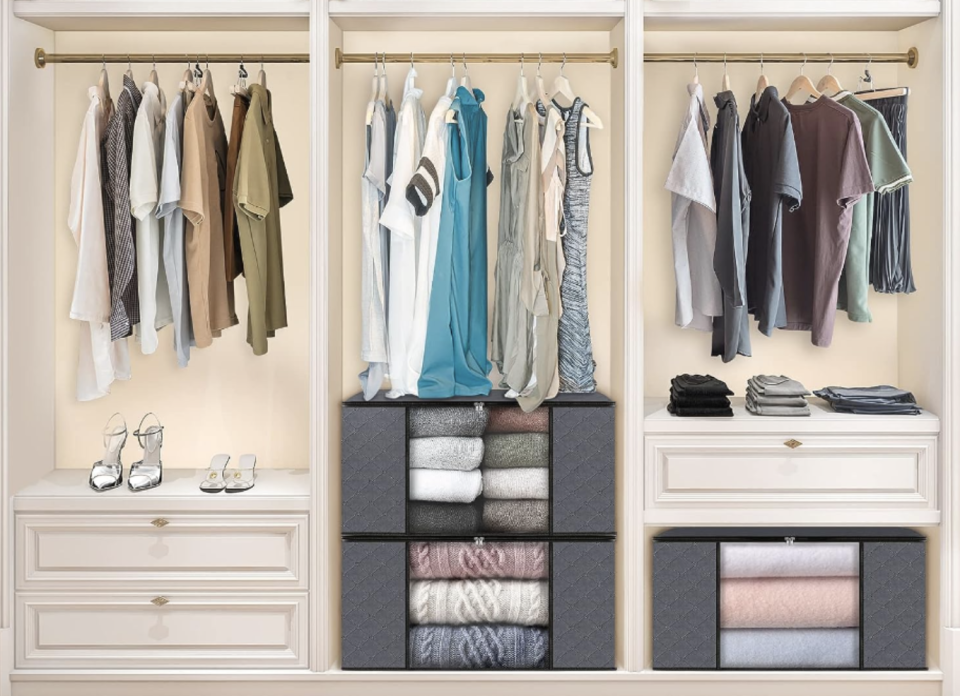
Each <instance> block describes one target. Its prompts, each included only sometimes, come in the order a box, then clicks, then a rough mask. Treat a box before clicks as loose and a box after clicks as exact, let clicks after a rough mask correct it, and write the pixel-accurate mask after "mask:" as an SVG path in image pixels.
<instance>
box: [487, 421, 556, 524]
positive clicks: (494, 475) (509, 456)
mask: <svg viewBox="0 0 960 696" xmlns="http://www.w3.org/2000/svg"><path fill="white" fill-rule="evenodd" d="M549 429H550V420H549V413H548V412H547V410H546V409H543V408H541V409H537V410H536V411H533V412H532V413H524V412H523V411H521V410H520V409H519V408H516V407H509V408H496V409H491V413H490V424H489V427H488V428H487V433H486V434H485V435H484V436H483V443H484V448H483V465H482V469H481V471H482V473H483V498H484V501H483V529H484V531H488V532H505V533H546V532H547V531H549V508H550V504H549V498H550V435H549V432H548V431H549Z"/></svg>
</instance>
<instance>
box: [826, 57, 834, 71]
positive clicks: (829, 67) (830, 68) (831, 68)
mask: <svg viewBox="0 0 960 696" xmlns="http://www.w3.org/2000/svg"><path fill="white" fill-rule="evenodd" d="M832 74H833V54H832V53H831V54H830V65H828V66H827V75H832Z"/></svg>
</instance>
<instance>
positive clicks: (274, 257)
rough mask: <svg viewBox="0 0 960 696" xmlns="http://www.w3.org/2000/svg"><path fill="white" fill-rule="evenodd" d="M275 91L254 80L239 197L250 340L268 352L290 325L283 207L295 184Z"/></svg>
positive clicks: (240, 167)
mask: <svg viewBox="0 0 960 696" xmlns="http://www.w3.org/2000/svg"><path fill="white" fill-rule="evenodd" d="M272 109H273V104H272V101H271V95H270V92H269V91H268V90H267V89H266V88H265V87H263V86H262V85H258V84H253V85H250V108H249V109H248V111H247V116H246V121H245V123H244V125H243V142H242V143H241V144H240V155H239V157H238V158H237V172H236V178H235V179H234V184H233V187H234V188H233V199H234V201H235V205H236V209H237V224H238V226H239V229H240V250H241V253H242V255H243V268H244V276H245V278H246V281H247V296H248V301H249V310H248V314H247V343H249V344H250V345H251V346H252V348H253V354H254V355H264V354H265V353H266V352H267V339H268V338H273V337H274V336H275V334H276V332H277V331H279V330H280V329H283V328H285V327H286V326H287V297H286V287H285V284H284V279H283V243H282V239H281V230H280V208H282V207H283V206H285V205H286V204H287V203H289V202H290V201H292V200H293V190H292V188H291V186H290V179H289V177H288V176H287V167H286V164H285V163H284V161H283V152H282V151H281V149H280V140H279V138H278V137H277V132H276V129H275V128H274V123H273V111H272Z"/></svg>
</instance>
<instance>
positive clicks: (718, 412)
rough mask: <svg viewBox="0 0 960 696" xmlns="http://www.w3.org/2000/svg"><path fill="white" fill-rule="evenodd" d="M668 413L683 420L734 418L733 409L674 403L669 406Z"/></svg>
mask: <svg viewBox="0 0 960 696" xmlns="http://www.w3.org/2000/svg"><path fill="white" fill-rule="evenodd" d="M667 411H669V412H670V413H672V414H673V415H675V416H679V417H681V418H733V409H732V408H730V407H729V406H727V407H726V408H704V407H701V406H680V405H677V404H674V403H673V402H672V401H671V402H670V403H669V404H667Z"/></svg>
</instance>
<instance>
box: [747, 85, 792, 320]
mask: <svg viewBox="0 0 960 696" xmlns="http://www.w3.org/2000/svg"><path fill="white" fill-rule="evenodd" d="M741 140H742V145H743V166H744V171H745V172H746V175H747V181H748V182H750V188H751V193H752V195H751V197H750V236H749V241H748V243H747V284H746V287H747V309H748V311H749V312H750V313H751V314H753V315H754V317H755V318H756V320H757V324H758V328H759V329H760V333H762V334H764V335H765V336H772V335H773V330H774V329H775V328H778V329H779V328H783V327H785V326H786V325H787V305H786V300H785V299H784V295H783V218H784V215H785V214H789V213H792V212H793V211H795V210H796V209H797V208H799V207H800V204H801V201H802V200H803V186H802V183H801V181H800V165H799V163H798V161H797V145H796V143H795V142H794V139H793V125H792V124H791V123H790V112H789V111H787V108H786V107H785V106H784V105H783V104H782V103H781V102H780V95H779V94H778V93H777V88H776V87H773V86H770V87H767V88H766V89H765V90H763V94H761V95H760V99H757V98H756V95H755V94H754V95H753V96H752V97H751V98H750V113H749V114H748V115H747V120H746V122H745V123H744V124H743V132H742V134H741Z"/></svg>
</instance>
